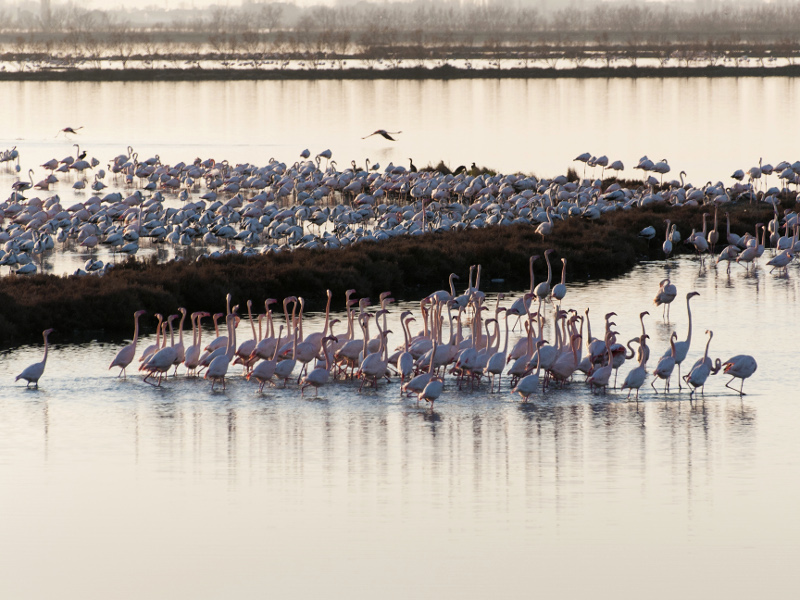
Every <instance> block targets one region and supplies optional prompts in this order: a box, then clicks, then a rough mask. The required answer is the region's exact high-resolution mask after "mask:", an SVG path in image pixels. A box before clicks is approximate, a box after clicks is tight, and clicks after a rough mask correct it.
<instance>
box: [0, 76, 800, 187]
mask: <svg viewBox="0 0 800 600" xmlns="http://www.w3.org/2000/svg"><path fill="white" fill-rule="evenodd" d="M798 86H800V83H798V82H797V81H795V80H794V79H791V78H780V77H764V78H749V77H748V78H741V79H736V78H725V79H703V78H689V79H640V80H636V79H583V80H581V79H554V80H496V79H491V80H458V81H430V80H424V81H410V80H401V81H285V82H280V81H256V82H247V81H235V82H179V83H167V82H160V83H153V82H145V83H141V82H129V83H116V82H114V83H108V82H105V83H87V82H78V83H65V82H3V83H0V106H3V107H4V110H3V111H0V149H4V148H10V147H11V146H14V145H16V146H18V147H19V148H20V149H21V150H22V167H23V173H26V172H27V169H28V168H30V167H34V168H35V167H38V165H40V164H42V163H43V162H45V161H46V160H49V159H51V158H57V159H61V158H63V157H64V156H66V155H69V154H71V153H73V152H74V149H73V148H72V145H71V144H72V143H73V142H79V143H81V145H82V147H83V149H85V150H87V151H88V153H89V156H95V157H97V158H98V159H99V160H100V161H101V163H102V164H103V165H105V164H106V163H107V161H108V160H110V159H111V158H112V157H113V156H116V155H117V154H120V153H121V152H124V151H125V148H126V147H127V146H128V145H131V146H133V148H134V150H136V151H137V152H138V154H139V160H144V159H145V158H149V157H151V156H154V155H156V154H159V155H160V156H161V157H162V159H163V160H165V161H168V162H170V163H172V164H175V163H177V162H179V161H184V162H190V161H191V160H193V159H194V158H195V157H197V156H199V157H201V158H208V157H213V158H215V159H217V160H222V159H228V160H229V161H231V163H235V162H251V163H254V164H259V165H260V164H265V163H266V162H267V160H268V159H269V158H270V157H275V158H277V159H279V160H282V161H285V162H289V163H291V162H293V161H294V160H297V159H298V155H299V153H300V151H301V150H303V149H304V148H309V149H310V150H311V152H312V155H313V154H316V153H318V152H321V151H322V150H324V149H326V148H329V149H331V150H332V152H333V158H334V159H335V160H337V161H338V165H339V168H340V169H343V168H345V167H347V166H349V164H350V161H351V160H355V161H356V162H357V163H358V164H359V165H363V164H364V159H366V158H369V159H370V160H371V161H372V162H373V163H374V162H376V161H377V162H380V163H381V165H382V166H386V165H387V164H388V163H389V162H390V161H393V162H394V164H401V165H404V166H407V165H408V159H409V158H413V159H414V162H415V164H416V165H417V166H419V167H422V166H425V165H427V164H429V163H430V164H434V165H435V164H437V163H438V162H439V160H444V161H445V163H447V164H449V165H450V167H451V168H455V167H456V166H458V165H460V164H464V165H467V166H469V165H470V163H472V162H473V161H474V162H476V163H477V164H478V165H485V166H488V167H491V168H494V169H497V170H499V171H501V172H515V171H521V172H524V173H535V174H537V175H539V176H545V177H553V176H555V175H558V174H561V173H564V172H565V171H566V169H567V167H569V166H570V165H574V164H576V163H573V162H572V159H573V158H574V157H575V156H577V155H578V154H580V153H582V152H586V151H588V152H591V153H592V154H595V155H596V156H600V155H603V154H605V155H607V156H608V157H609V158H610V160H611V161H613V160H616V159H620V160H622V161H623V162H624V163H625V165H626V166H627V169H628V170H627V171H624V172H623V175H626V176H628V177H632V178H633V177H635V178H638V177H639V176H640V175H641V172H640V171H633V170H632V167H633V166H635V164H636V163H637V162H638V159H639V158H640V157H641V156H642V155H644V154H647V155H648V156H649V157H650V158H651V159H652V160H654V161H657V160H659V159H661V158H667V159H668V160H669V162H670V165H672V169H673V172H672V173H671V174H670V176H668V179H669V178H671V177H674V178H676V179H677V178H678V173H679V172H680V171H681V170H684V171H686V172H687V180H688V181H691V182H693V183H695V184H697V185H703V184H704V183H705V182H706V181H708V180H713V181H717V180H722V181H724V182H726V184H729V183H731V181H732V180H731V179H730V175H731V173H732V172H733V171H734V170H735V169H739V168H741V169H745V170H747V169H748V168H750V167H752V166H754V165H757V164H758V159H759V157H763V158H764V162H765V163H767V162H771V163H772V164H773V165H775V164H777V163H778V162H780V161H781V160H788V161H789V162H793V161H794V160H796V159H797V158H798V157H797V156H796V145H795V144H794V142H793V138H792V136H791V135H790V134H789V132H788V131H787V129H786V119H787V118H788V117H787V115H791V114H793V112H794V111H795V109H796V108H797V104H798V101H799V97H800V96H799V95H798V92H799V91H800V87H798ZM66 126H71V127H78V126H83V129H82V130H80V132H79V135H77V136H75V137H74V139H71V140H67V139H65V138H64V136H63V135H61V136H59V137H58V138H56V137H54V136H55V134H56V132H58V131H59V130H60V129H62V128H63V127H66ZM375 129H387V130H389V131H402V132H403V133H402V134H400V135H398V136H397V141H396V142H394V143H393V142H389V141H386V140H384V139H383V138H381V137H379V136H375V137H371V138H369V139H367V140H362V139H361V137H362V136H365V135H367V134H369V133H372V132H373V131H374V130H375ZM581 166H582V165H581ZM39 171H41V170H39ZM41 172H42V174H43V171H41ZM579 172H582V169H579ZM581 174H582V173H581ZM587 175H594V176H599V175H600V170H599V168H598V169H597V170H596V171H594V172H592V170H591V169H590V170H589V171H587ZM38 179H39V177H38V174H37V179H36V180H38ZM774 183H776V184H777V179H774Z"/></svg>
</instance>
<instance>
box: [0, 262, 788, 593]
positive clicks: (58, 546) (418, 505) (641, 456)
mask: <svg viewBox="0 0 800 600" xmlns="http://www.w3.org/2000/svg"><path fill="white" fill-rule="evenodd" d="M762 262H763V259H762ZM665 276H669V277H671V278H672V280H673V282H674V283H676V285H677V286H678V291H679V296H678V299H676V301H675V302H674V305H673V307H672V319H671V320H672V324H671V325H666V324H664V323H663V322H662V321H661V319H660V311H658V310H657V309H655V308H654V307H653V306H652V304H651V298H652V297H653V296H654V294H655V291H656V290H657V287H658V281H659V280H660V279H661V278H663V277H665ZM690 290H697V291H699V292H700V296H699V297H697V298H695V299H694V300H693V301H692V306H693V315H694V319H695V320H694V329H693V342H692V349H691V350H690V353H689V356H688V357H687V359H686V363H685V364H687V365H688V364H691V362H693V361H694V360H695V359H696V358H697V357H699V356H700V355H701V354H702V350H703V347H704V344H705V340H706V337H705V335H704V333H703V332H704V330H706V329H712V330H713V331H714V338H713V341H712V344H711V355H712V356H713V357H716V356H720V357H721V358H722V359H723V360H725V359H727V358H728V357H730V356H732V355H734V354H739V353H749V354H752V355H754V356H755V357H756V359H757V360H758V363H759V368H758V371H757V372H756V373H755V375H754V376H753V377H752V378H751V379H749V380H747V382H746V384H745V391H746V392H749V394H748V395H747V396H745V397H744V398H743V399H740V398H739V396H738V394H735V393H734V392H732V391H730V390H727V389H726V388H724V387H723V386H724V382H725V381H726V378H724V377H723V376H722V375H718V376H716V377H712V378H711V379H710V381H709V384H708V386H707V390H706V396H705V401H704V402H697V403H692V404H690V403H689V402H688V400H687V398H688V394H687V393H686V392H683V393H678V392H675V393H671V394H669V395H668V396H667V397H664V396H663V395H661V394H659V395H656V394H654V393H653V391H652V389H651V388H649V387H648V388H647V390H649V391H645V389H643V392H642V401H641V402H639V403H638V404H637V403H634V402H627V401H625V398H624V395H622V394H620V393H619V392H611V393H609V394H608V395H606V396H592V395H590V394H589V393H588V391H587V388H586V387H585V385H584V384H583V383H582V382H580V381H576V382H574V383H572V384H571V385H570V386H569V388H568V389H566V390H551V391H548V392H547V393H546V394H544V396H543V397H537V398H536V399H535V400H533V401H532V402H530V403H529V404H528V405H522V404H521V403H520V402H519V400H518V398H515V397H512V396H511V394H510V393H509V392H508V391H507V382H506V383H504V391H503V392H502V393H501V394H494V395H490V394H488V393H487V392H486V389H485V386H484V387H482V388H481V389H480V390H476V391H474V392H467V391H464V392H458V391H457V390H456V389H455V388H454V386H453V384H452V383H451V382H450V381H448V385H447V389H446V391H445V393H444V394H443V395H442V397H441V399H440V401H439V402H437V404H436V407H435V410H434V411H428V410H426V409H424V408H422V407H420V408H418V407H417V406H416V402H414V401H411V400H405V399H401V398H400V396H399V390H398V385H397V384H392V385H389V386H385V385H381V388H380V390H379V391H378V392H377V393H376V392H373V391H368V392H365V393H362V394H358V393H357V392H356V390H355V385H354V384H345V383H336V384H332V385H329V386H327V387H325V388H323V389H322V392H321V395H320V398H319V399H305V400H302V399H300V397H299V393H298V392H297V390H296V388H292V387H290V388H289V389H288V390H281V389H278V390H269V389H268V390H267V391H265V393H264V394H263V395H260V394H258V392H257V389H256V386H255V385H252V384H249V383H248V382H246V381H244V380H242V379H241V378H239V377H238V375H237V377H234V378H233V379H232V381H231V382H230V384H229V388H228V391H227V392H225V393H222V392H215V393H211V392H210V385H209V384H208V382H206V381H204V380H187V379H185V378H183V377H179V378H178V379H177V380H169V381H168V382H166V383H165V384H164V386H163V388H162V389H154V388H151V387H149V386H147V385H145V384H143V383H142V382H141V378H140V377H130V378H129V379H128V381H121V380H118V379H116V378H115V377H114V374H113V373H112V372H110V371H107V370H106V366H107V365H108V364H109V363H110V362H111V359H112V358H113V356H114V355H115V353H116V351H117V350H118V349H119V347H120V344H109V343H99V342H95V343H88V344H82V345H67V346H59V347H56V348H55V350H54V351H53V353H52V354H51V357H50V359H49V360H48V365H47V370H46V372H45V375H44V377H43V378H42V380H41V385H42V387H41V389H40V390H39V391H31V390H25V389H24V387H23V386H21V385H19V384H14V383H13V377H14V375H16V374H17V373H18V372H20V371H21V370H22V368H24V367H25V366H26V365H28V364H29V363H31V362H34V361H36V360H39V357H40V356H41V348H40V347H23V348H17V349H14V350H11V351H8V352H6V353H5V354H4V355H2V357H0V382H2V387H0V490H2V491H0V514H2V515H3V517H2V519H0V557H1V558H2V560H0V595H1V596H2V597H7V598H45V597H47V598H54V597H58V598H109V597H113V598H142V597H153V598H175V597H192V598H219V597H223V596H224V597H230V598H263V597H266V596H269V597H321V596H326V597H335V598H339V597H348V598H374V597H381V598H382V597H386V598H408V597H422V598H443V597H444V598H456V597H458V598H487V597H498V598H501V597H503V598H504V597H514V598H522V597H525V598H529V597H531V596H532V595H539V596H542V597H564V598H567V597H596V598H612V597H613V598H641V597H648V598H675V597H686V598H701V597H703V598H710V597H715V598H753V597H775V598H777V597H790V596H791V595H792V593H793V592H794V590H795V589H796V583H797V579H796V575H795V574H794V573H795V571H796V570H795V568H794V563H795V562H796V558H797V556H798V551H800V542H798V539H800V519H798V517H797V500H798V497H799V496H800V480H798V477H797V473H798V472H800V438H799V437H798V436H797V427H796V424H797V423H798V422H799V420H800V405H798V403H797V401H796V389H797V377H796V374H795V373H796V368H795V367H796V364H795V363H796V360H795V353H794V351H793V348H792V341H791V340H793V339H795V338H796V329H797V328H796V325H795V319H793V318H792V316H791V315H792V311H791V307H793V306H795V305H796V303H797V301H798V296H799V295H800V279H798V273H797V270H796V269H793V270H791V272H790V277H789V278H788V279H781V278H777V277H775V276H771V275H768V274H766V273H765V272H764V271H763V270H761V269H759V270H758V271H757V272H756V274H755V275H754V276H749V277H745V276H744V275H743V269H741V268H740V269H739V270H735V271H734V273H733V274H732V275H731V277H730V278H728V277H727V276H725V274H724V272H723V271H720V272H719V273H717V272H715V271H714V270H713V269H707V270H700V269H699V268H698V265H697V263H696V262H694V261H693V260H691V259H681V260H679V261H672V262H671V263H670V266H668V267H666V266H665V265H664V264H662V263H653V264H648V265H643V266H642V267H640V268H638V269H636V270H635V271H634V272H633V273H631V274H630V275H629V276H626V277H622V278H619V279H616V280H613V281H602V282H593V283H589V284H585V285H571V286H569V291H568V293H567V297H566V299H565V306H572V307H575V308H577V309H579V310H583V308H585V307H586V306H590V307H591V313H590V314H591V316H592V317H593V318H594V321H593V324H594V326H595V328H596V329H597V328H599V327H600V326H601V319H602V315H603V314H604V313H605V312H607V311H609V310H614V311H615V312H617V313H618V315H619V316H618V317H617V318H616V319H615V320H616V322H617V329H618V330H619V331H620V332H621V337H622V338H623V339H625V340H627V339H629V338H630V337H633V336H635V335H638V333H639V324H638V313H639V312H640V311H641V310H646V309H651V312H652V313H653V314H652V316H651V317H649V318H648V321H647V324H648V332H649V333H650V335H651V336H652V340H651V348H652V355H653V357H656V356H659V355H660V354H661V353H662V352H663V351H664V350H665V349H666V347H667V345H668V338H669V335H670V332H671V331H672V329H673V328H675V329H676V330H677V331H678V333H679V338H680V339H684V338H685V335H686V326H687V319H686V304H685V300H683V298H685V294H686V292H688V291H690ZM265 293H266V292H265ZM400 308H402V307H398V308H397V309H395V310H393V314H394V315H395V318H396V315H397V314H399V312H400ZM120 318H125V319H130V316H129V315H121V316H120ZM131 320H132V319H131ZM312 323H314V324H315V325H311V326H310V328H311V329H314V328H315V327H316V326H319V324H320V323H321V317H320V316H319V315H317V316H315V317H314V318H313V319H312ZM56 327H57V324H56ZM393 329H394V331H396V332H399V331H400V329H399V327H398V326H396V324H394V325H393ZM248 331H249V327H247V326H246V323H243V324H242V326H240V328H239V335H240V339H241V336H246V335H248V333H247V332H248ZM595 333H596V332H595ZM398 340H399V336H393V344H392V345H394V342H396V341H398ZM54 341H58V336H57V335H56V336H54ZM150 341H151V339H146V340H143V342H142V344H143V346H144V345H146V344H148V343H150ZM654 365H655V360H654V359H651V364H650V369H651V370H652V368H653V367H654ZM630 367H631V364H630V363H626V365H624V366H623V367H622V369H621V370H620V371H621V373H620V381H621V380H622V379H623V378H624V376H625V374H626V373H627V371H628V370H629V369H630ZM237 368H238V367H237ZM231 372H232V373H237V371H236V370H235V368H232V369H231ZM578 379H581V378H580V377H579V378H578ZM673 383H674V380H673ZM646 385H648V384H646Z"/></svg>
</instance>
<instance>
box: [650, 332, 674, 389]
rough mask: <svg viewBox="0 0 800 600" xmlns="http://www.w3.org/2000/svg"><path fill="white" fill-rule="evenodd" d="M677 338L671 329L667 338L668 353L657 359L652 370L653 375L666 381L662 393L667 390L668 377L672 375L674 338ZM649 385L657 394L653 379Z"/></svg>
mask: <svg viewBox="0 0 800 600" xmlns="http://www.w3.org/2000/svg"><path fill="white" fill-rule="evenodd" d="M677 338H678V334H677V333H675V332H674V331H673V332H672V335H671V336H670V338H669V345H670V353H669V354H668V355H667V356H663V357H661V360H659V361H658V365H656V368H655V370H654V371H653V375H655V376H656V377H658V378H660V379H663V380H665V381H666V383H665V384H664V393H666V392H668V391H669V379H670V377H672V371H674V370H675V340H676V339H677ZM650 385H651V386H653V390H655V392H656V394H657V393H658V390H656V380H655V379H654V380H653V381H651V382H650Z"/></svg>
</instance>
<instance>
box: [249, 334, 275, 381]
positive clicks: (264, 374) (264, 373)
mask: <svg viewBox="0 0 800 600" xmlns="http://www.w3.org/2000/svg"><path fill="white" fill-rule="evenodd" d="M281 334H283V325H281V326H280V327H279V328H278V338H280V337H281ZM277 365H278V346H277V344H276V345H275V350H274V352H273V354H272V358H269V359H265V360H262V361H261V362H260V363H258V364H257V365H256V366H255V367H253V369H252V370H251V371H250V372H249V373H248V374H247V381H250V379H251V378H252V379H255V380H256V381H258V382H259V384H260V385H259V386H258V391H259V392H263V391H264V384H265V383H266V382H268V381H269V382H270V385H275V384H274V383H272V376H273V375H274V374H275V367H276V366H277Z"/></svg>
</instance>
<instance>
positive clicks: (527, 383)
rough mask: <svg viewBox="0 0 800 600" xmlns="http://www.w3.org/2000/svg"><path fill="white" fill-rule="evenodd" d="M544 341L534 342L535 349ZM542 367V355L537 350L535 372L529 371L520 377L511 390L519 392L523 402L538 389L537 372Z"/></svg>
mask: <svg viewBox="0 0 800 600" xmlns="http://www.w3.org/2000/svg"><path fill="white" fill-rule="evenodd" d="M544 343H545V341H544V340H539V341H538V342H536V348H537V350H538V349H539V348H541V346H542V345H543V344H544ZM541 368H542V355H541V354H540V353H539V352H537V353H536V372H535V373H530V374H529V375H526V376H525V377H523V378H522V379H520V380H519V381H518V382H517V385H516V386H515V387H514V389H512V390H511V391H512V392H514V393H515V394H519V395H520V396H521V397H522V401H523V402H527V401H528V398H529V397H530V396H531V394H534V393H536V392H537V391H539V373H540V371H541Z"/></svg>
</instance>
